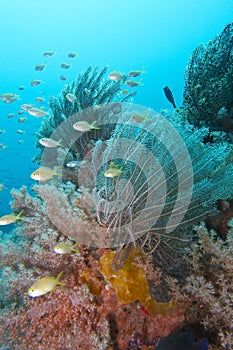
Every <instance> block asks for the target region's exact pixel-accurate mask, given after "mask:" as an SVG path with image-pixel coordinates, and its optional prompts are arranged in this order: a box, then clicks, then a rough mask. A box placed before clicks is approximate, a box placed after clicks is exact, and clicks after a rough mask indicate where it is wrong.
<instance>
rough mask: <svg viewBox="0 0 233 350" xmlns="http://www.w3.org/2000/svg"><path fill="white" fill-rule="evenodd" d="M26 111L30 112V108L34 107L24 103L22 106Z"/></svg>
mask: <svg viewBox="0 0 233 350" xmlns="http://www.w3.org/2000/svg"><path fill="white" fill-rule="evenodd" d="M20 107H21V108H22V109H23V110H24V111H28V110H29V109H30V108H33V105H31V104H28V103H24V104H22V105H21V106H20Z"/></svg>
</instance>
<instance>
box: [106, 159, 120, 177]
mask: <svg viewBox="0 0 233 350" xmlns="http://www.w3.org/2000/svg"><path fill="white" fill-rule="evenodd" d="M122 169H123V166H122V167H120V168H118V167H117V165H115V164H114V163H113V162H111V163H110V168H109V169H107V170H106V171H105V173H104V176H106V177H111V178H114V177H115V176H120V175H121V174H122V173H123V171H122Z"/></svg>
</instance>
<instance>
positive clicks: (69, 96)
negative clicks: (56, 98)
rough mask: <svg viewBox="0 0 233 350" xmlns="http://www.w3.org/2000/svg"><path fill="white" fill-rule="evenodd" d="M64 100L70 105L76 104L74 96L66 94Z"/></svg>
mask: <svg viewBox="0 0 233 350" xmlns="http://www.w3.org/2000/svg"><path fill="white" fill-rule="evenodd" d="M65 97H66V99H67V100H68V101H70V102H72V103H78V100H77V97H76V96H75V95H74V94H66V96H65Z"/></svg>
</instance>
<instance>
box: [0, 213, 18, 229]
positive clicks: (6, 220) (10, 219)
mask: <svg viewBox="0 0 233 350" xmlns="http://www.w3.org/2000/svg"><path fill="white" fill-rule="evenodd" d="M22 213H23V210H22V211H21V212H20V213H19V214H17V215H15V214H14V213H12V214H9V215H4V216H2V217H1V218H0V225H1V226H4V225H9V224H13V223H14V222H16V221H17V220H23V218H21V217H20V215H21V214H22Z"/></svg>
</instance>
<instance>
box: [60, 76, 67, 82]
mask: <svg viewBox="0 0 233 350" xmlns="http://www.w3.org/2000/svg"><path fill="white" fill-rule="evenodd" d="M59 79H60V80H63V81H65V80H67V79H68V77H66V76H65V75H60V77H59Z"/></svg>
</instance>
